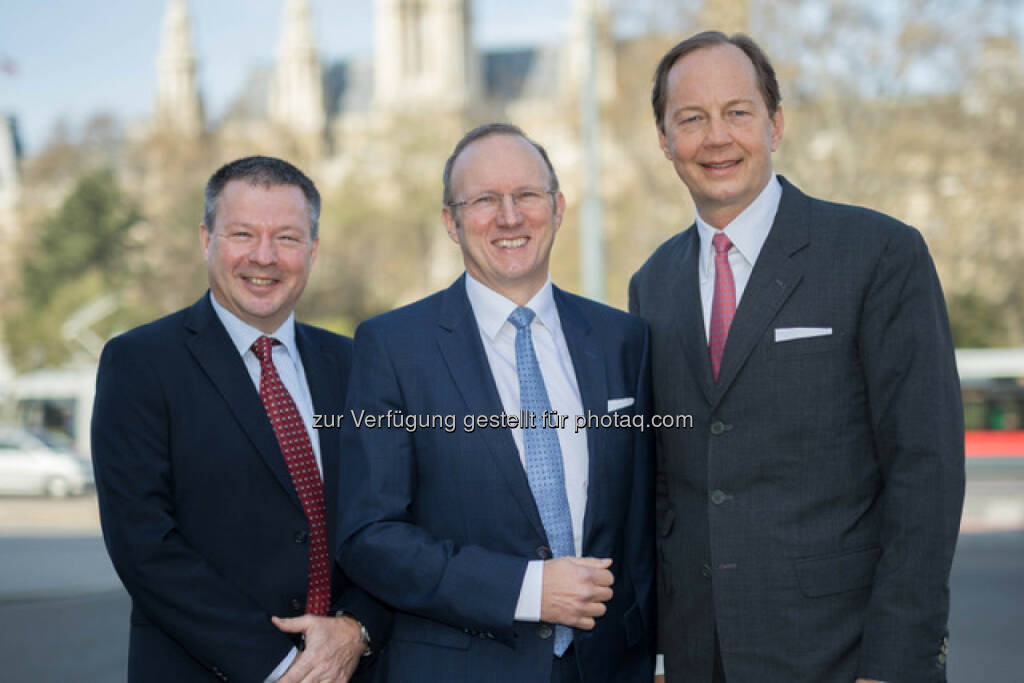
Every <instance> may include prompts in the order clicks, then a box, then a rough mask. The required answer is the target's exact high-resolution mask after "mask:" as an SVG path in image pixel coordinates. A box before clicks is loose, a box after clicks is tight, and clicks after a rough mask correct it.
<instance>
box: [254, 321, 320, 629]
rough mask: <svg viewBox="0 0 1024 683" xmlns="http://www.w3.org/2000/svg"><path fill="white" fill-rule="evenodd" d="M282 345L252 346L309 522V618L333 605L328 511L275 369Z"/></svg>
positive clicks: (266, 403)
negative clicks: (275, 357)
mask: <svg viewBox="0 0 1024 683" xmlns="http://www.w3.org/2000/svg"><path fill="white" fill-rule="evenodd" d="M280 343H281V342H279V341H277V340H276V339H272V338H270V337H267V336H263V337H260V338H259V339H257V340H256V341H255V342H254V343H253V345H252V352H253V353H254V354H256V357H257V358H259V360H260V398H261V399H262V400H263V408H264V409H265V410H266V411H267V417H268V418H270V424H271V425H273V427H274V435H275V436H276V437H277V443H278V445H279V446H280V447H281V453H282V454H283V455H284V461H285V463H286V464H287V465H288V474H289V475H290V476H291V478H292V484H293V485H294V486H295V491H296V493H298V494H299V500H300V501H301V502H302V510H303V511H304V512H305V513H306V518H307V519H308V520H309V589H308V591H307V593H308V594H307V596H306V614H318V615H321V616H322V615H325V614H327V608H328V606H329V604H330V601H331V564H330V557H329V556H328V554H327V523H326V514H325V509H324V486H323V482H322V481H321V480H320V470H319V469H318V468H317V466H316V457H315V456H314V455H313V446H312V444H310V442H309V433H308V432H307V431H306V425H305V423H303V421H302V417H301V416H300V415H299V410H298V408H296V407H295V401H293V400H292V397H291V394H289V393H288V390H287V389H285V387H284V384H283V383H282V382H281V377H280V376H279V375H278V374H277V368H275V367H274V360H273V354H272V352H271V347H272V346H273V345H274V344H280Z"/></svg>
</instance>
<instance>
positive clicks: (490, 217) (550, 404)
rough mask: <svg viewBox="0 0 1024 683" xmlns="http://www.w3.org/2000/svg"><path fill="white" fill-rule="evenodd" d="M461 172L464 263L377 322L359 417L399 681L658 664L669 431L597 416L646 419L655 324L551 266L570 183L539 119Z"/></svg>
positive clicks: (358, 453)
mask: <svg viewBox="0 0 1024 683" xmlns="http://www.w3.org/2000/svg"><path fill="white" fill-rule="evenodd" d="M443 181H444V206H443V209H442V218H443V220H444V223H445V226H446V227H447V230H448V235H449V236H450V237H451V239H452V240H453V241H454V242H455V243H456V244H458V245H459V246H460V247H461V249H462V256H463V260H464V262H465V267H466V273H465V275H463V276H462V277H460V278H459V279H458V280H456V281H455V283H454V284H453V285H452V286H451V287H449V288H448V289H446V290H443V291H441V292H438V293H436V294H434V295H432V296H430V297H427V298H426V299H423V300H422V301H419V302H416V303H414V304H412V305H409V306H406V307H404V308H401V309H398V310H395V311H392V312H390V313H387V314H384V315H381V316H379V317H376V318H373V319H371V320H369V321H367V322H365V323H363V324H362V325H361V326H360V327H359V329H358V330H357V331H356V341H355V354H354V360H353V375H352V379H351V382H350V384H349V387H350V389H349V396H348V401H347V403H346V405H347V408H348V411H350V415H349V416H348V417H347V418H346V419H347V420H349V421H347V422H346V424H345V425H344V427H343V430H342V443H343V450H344V451H345V452H346V454H347V455H348V456H349V457H350V458H351V459H352V465H351V467H352V471H351V475H350V476H349V477H348V478H347V480H346V481H345V482H343V483H342V491H343V494H342V498H343V499H344V500H345V501H346V505H344V506H343V507H342V513H341V515H342V521H341V523H340V526H341V533H340V537H341V538H342V542H341V546H340V559H341V564H342V566H343V567H344V568H345V570H346V572H347V573H348V574H349V576H351V577H352V579H353V580H354V581H356V582H358V583H359V584H360V585H361V586H362V587H364V588H365V589H366V590H367V591H369V592H370V593H371V594H373V595H374V596H375V597H377V598H379V599H380V600H382V601H384V602H386V603H389V604H390V606H392V607H393V608H394V609H395V610H396V614H395V619H394V628H393V632H392V638H391V641H390V645H389V646H388V649H387V650H386V652H385V654H384V657H385V661H384V662H383V664H384V666H385V669H386V671H387V680H389V681H395V682H396V683H397V682H401V683H415V682H417V681H423V682H424V683H428V682H429V683H434V682H435V681H446V682H459V681H465V682H469V681H482V680H487V681H509V682H510V683H513V682H514V683H521V682H523V681H531V682H536V681H549V680H550V681H583V682H584V683H594V682H598V681H608V682H609V683H611V682H615V683H622V682H628V681H650V680H651V678H652V675H653V639H652V633H653V632H652V629H653V624H654V614H653V593H652V581H653V539H652V534H653V530H652V526H653V507H652V496H653V492H652V486H653V471H652V470H653V462H652V445H651V442H650V440H649V438H648V437H649V432H646V431H642V430H640V429H631V428H614V427H612V428H605V429H602V428H600V427H598V426H595V425H596V424H597V422H596V421H597V420H602V419H605V420H611V419H618V420H620V422H621V421H630V420H632V422H630V424H635V423H636V420H635V419H642V418H643V417H644V415H645V411H646V405H647V393H648V360H647V332H646V328H645V326H644V325H643V323H642V322H641V321H640V320H639V319H637V318H634V317H632V316H630V315H628V314H626V313H623V312H621V311H616V310H614V309H611V308H608V307H606V306H603V305H601V304H598V303H595V302H592V301H588V300H586V299H582V298H580V297H577V296H573V295H571V294H568V293H566V292H564V291H562V290H560V289H558V288H557V287H554V286H553V285H552V284H551V280H550V277H549V275H548V262H549V258H550V255H551V248H552V245H553V243H554V239H555V234H556V232H557V230H558V228H559V226H560V224H561V221H562V215H563V212H564V210H565V198H564V197H563V195H562V193H561V192H559V189H558V178H557V176H556V175H555V171H554V169H553V168H552V166H551V163H550V161H549V160H548V157H547V154H546V153H545V151H544V149H543V148H542V147H541V146H540V145H538V144H536V143H535V142H533V141H531V140H529V139H528V138H527V137H526V136H525V135H524V134H523V132H522V131H521V130H519V129H518V128H516V127H515V126H510V125H506V124H489V125H485V126H481V127H479V128H476V129H474V130H473V131H470V132H469V133H467V134H466V135H465V136H464V137H463V139H462V140H461V141H460V142H459V143H458V144H457V145H456V147H455V149H454V151H453V152H452V155H451V157H449V159H448V162H447V164H446V165H445V170H444V175H443ZM531 416H532V417H531ZM588 418H590V419H591V421H590V423H589V424H586V422H587V420H588ZM370 419H373V420H374V423H373V424H372V425H371V423H370ZM531 419H532V424H531ZM580 420H582V421H583V424H581V423H580ZM357 422H358V424H357ZM606 424H607V422H606ZM559 427H561V428H559Z"/></svg>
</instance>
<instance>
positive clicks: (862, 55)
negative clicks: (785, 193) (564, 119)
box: [0, 0, 1024, 154]
mask: <svg viewBox="0 0 1024 683" xmlns="http://www.w3.org/2000/svg"><path fill="white" fill-rule="evenodd" d="M308 1H309V3H310V6H311V8H312V11H313V16H314V28H315V31H316V40H317V44H318V46H319V48H320V53H321V56H322V58H323V59H324V60H325V61H328V62H330V61H335V60H339V59H346V58H350V57H369V56H371V55H372V53H373V6H374V0H308ZM673 1H674V0H630V1H629V2H625V1H622V2H614V3H613V5H614V6H616V7H617V8H618V9H617V11H616V34H617V35H618V34H623V33H630V32H631V29H630V27H629V24H630V22H631V21H633V22H637V21H639V22H641V23H642V22H643V21H645V19H644V18H643V17H645V16H646V15H647V13H648V10H649V9H650V8H652V7H656V6H661V7H665V6H672V2H673ZM572 2H573V0H473V8H474V27H473V31H474V38H475V42H476V43H477V44H478V45H480V46H482V47H485V48H496V47H513V46H525V45H539V44H549V43H557V42H559V41H560V40H562V39H563V38H564V37H565V35H566V32H567V23H568V18H569V11H570V6H571V3H572ZM680 2H682V0H680ZM698 2H699V0H687V2H686V3H683V4H687V5H696V4H697V3H698ZM858 2H862V3H864V4H865V5H866V6H871V7H874V8H875V10H878V8H879V7H880V6H879V5H875V4H873V2H872V0H843V3H847V4H849V5H850V6H856V5H858ZM943 3H946V4H945V5H944V4H943ZM802 4H803V10H804V11H803V12H802V13H801V14H800V15H799V16H798V17H796V18H795V19H794V20H795V21H800V22H803V23H804V24H805V26H807V27H810V28H811V29H812V30H820V31H821V33H822V34H823V35H833V31H832V29H831V28H830V26H829V25H828V24H829V21H830V19H829V16H828V14H827V13H825V12H824V9H823V8H825V7H827V6H829V5H828V4H827V3H825V2H824V0H820V1H819V0H802ZM841 4H842V3H841ZM933 4H935V5H936V7H939V6H942V7H945V8H946V10H948V12H946V15H947V16H946V19H947V21H948V22H949V24H950V25H952V26H954V27H959V26H964V25H970V22H971V16H972V15H971V8H972V7H975V6H988V7H995V6H999V7H1001V8H1002V10H1003V11H1001V12H995V13H992V14H991V16H992V17H996V18H1000V17H1001V18H1003V19H1005V20H1007V22H1008V23H1009V24H1010V25H1011V26H1012V28H1011V30H1014V31H1015V32H1016V34H1017V36H1018V37H1019V38H1020V39H1021V40H1022V41H1024V0H935V3H933ZM165 6H166V3H165V0H40V1H38V2H33V1H31V0H0V114H13V115H14V116H15V117H16V118H17V121H18V128H19V133H20V137H21V141H22V143H23V145H24V147H25V151H26V153H28V154H34V153H36V152H38V151H40V150H41V149H42V147H43V145H44V144H45V142H46V140H47V139H48V138H49V136H50V134H51V132H52V131H53V130H54V127H55V125H56V123H57V122H58V121H61V120H63V121H65V122H66V123H68V124H70V126H71V129H72V131H74V130H75V129H76V128H77V127H78V126H80V125H81V124H82V123H84V122H85V121H86V120H88V118H89V117H90V116H91V115H93V114H95V113H99V112H106V113H113V114H114V115H115V116H116V117H117V119H118V120H120V121H121V122H122V123H124V124H130V123H132V122H135V121H138V120H141V119H145V118H146V117H147V116H148V115H149V113H150V112H151V110H152V106H153V100H154V96H155V92H156V58H157V50H158V47H159V41H160V27H161V20H162V17H163V13H164V9H165ZM283 6H284V0H245V1H243V0H189V7H190V11H191V16H192V29H193V44H194V48H195V51H196V54H197V56H198V58H199V70H198V76H199V86H200V92H201V93H202V96H203V102H204V105H205V108H206V116H207V119H208V120H216V119H217V118H218V117H219V116H220V115H221V114H222V113H223V112H224V110H225V109H226V107H227V105H228V104H229V103H230V102H231V100H233V99H234V97H235V96H236V95H237V94H238V93H239V91H240V89H241V88H242V85H243V84H244V82H245V80H246V77H247V75H248V73H249V71H250V69H252V68H253V67H254V66H257V65H269V64H271V63H272V62H273V58H274V53H275V49H276V47H277V42H278V39H279V34H280V19H281V10H282V8H283ZM913 6H914V5H913V3H911V2H909V0H902V1H901V2H896V3H893V4H891V5H882V6H881V7H890V9H891V11H882V12H880V13H879V12H876V13H878V14H879V16H881V17H882V19H883V28H884V29H886V30H882V31H881V32H875V31H874V30H873V29H867V30H861V31H860V33H856V32H849V31H846V32H843V34H842V36H841V38H840V37H838V36H834V35H833V40H834V42H835V44H836V45H837V46H840V47H839V48H838V49H837V50H835V51H834V52H832V53H830V54H829V58H830V60H832V61H833V62H835V64H833V65H831V66H829V65H826V68H827V69H831V70H832V71H834V72H836V73H843V72H844V71H845V72H852V73H855V74H856V73H858V72H859V71H858V70H860V71H863V72H864V73H867V74H868V75H871V76H874V75H876V72H877V71H878V70H879V68H880V67H879V66H878V64H875V63H873V62H870V60H869V59H868V58H869V57H870V56H871V55H872V54H873V51H874V50H877V49H879V48H881V49H883V50H894V49H898V48H897V47H896V46H897V45H898V42H899V36H898V35H896V33H894V32H895V31H896V29H897V27H898V25H899V23H900V21H901V20H905V19H906V16H903V15H905V14H906V12H908V11H911V10H910V8H911V7H913ZM624 8H625V9H624ZM816 8H817V9H818V10H820V11H817V12H816V11H815V10H816ZM816 22H817V24H821V25H820V26H816ZM975 28H976V27H975ZM996 28H998V27H996ZM954 32H955V31H954ZM772 38H774V36H762V42H764V43H765V44H766V46H767V47H769V48H770V49H771V50H770V51H772V52H773V54H774V55H775V57H776V58H780V57H783V56H784V54H785V44H782V45H779V44H777V42H778V41H777V40H776V41H773V40H772ZM797 49H799V48H797ZM866 59H868V61H865V60H866ZM893 59H895V61H898V55H895V56H894V57H893V58H892V59H890V62H892V63H895V62H893ZM944 60H945V61H944ZM951 60H955V51H953V50H946V52H945V54H942V53H939V54H938V55H937V56H936V58H935V59H934V60H932V61H930V62H928V61H926V62H921V63H919V64H917V65H915V68H914V69H913V70H912V71H911V73H910V78H911V81H910V85H911V86H912V88H914V89H925V90H927V89H933V88H935V87H937V86H938V87H941V85H942V83H943V82H947V83H949V82H950V81H949V79H946V78H945V76H946V74H949V73H953V72H954V71H955V67H956V66H957V64H956V63H955V61H951ZM880 64H883V66H884V64H886V62H880ZM811 66H815V65H811ZM818 68H819V70H820V68H821V66H820V65H818ZM881 70H882V72H884V71H885V69H881ZM11 72H13V73H11ZM947 87H948V86H947ZM953 87H955V85H954V86H953Z"/></svg>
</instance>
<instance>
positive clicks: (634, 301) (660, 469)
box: [629, 275, 668, 524]
mask: <svg viewBox="0 0 1024 683" xmlns="http://www.w3.org/2000/svg"><path fill="white" fill-rule="evenodd" d="M637 277H638V275H633V277H632V278H631V279H630V281H629V312H630V313H632V314H633V315H635V316H638V317H640V318H642V319H644V320H647V316H646V315H645V314H644V311H643V307H642V305H641V303H640V295H639V293H638V290H639V287H638V285H637V281H636V279H637ZM646 340H647V341H646V344H645V345H644V349H645V352H644V356H645V363H647V364H650V363H651V360H650V359H651V347H650V344H651V339H650V333H649V332H648V335H647V337H646ZM647 372H648V375H647V378H648V381H647V383H646V392H645V393H646V395H647V401H648V402H647V410H648V412H650V413H653V412H654V394H653V391H654V384H653V379H652V378H651V375H650V374H649V373H651V372H653V368H648V369H647ZM652 433H653V432H652ZM651 440H652V442H653V441H654V439H653V437H651ZM652 448H654V446H652ZM661 456H662V454H661V451H660V450H659V449H655V455H654V457H655V461H654V462H655V464H656V466H655V468H654V496H653V497H654V505H655V523H656V524H658V523H660V520H663V519H665V514H666V513H665V511H666V510H667V508H668V480H667V479H666V478H665V472H666V468H665V467H664V466H663V464H662V463H661V462H659V461H658V460H657V459H658V458H660V457H661Z"/></svg>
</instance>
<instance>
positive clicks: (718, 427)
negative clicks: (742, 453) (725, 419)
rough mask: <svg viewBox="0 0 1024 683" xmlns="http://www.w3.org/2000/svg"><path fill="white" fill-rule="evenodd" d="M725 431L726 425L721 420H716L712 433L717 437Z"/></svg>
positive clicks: (712, 424) (712, 426)
mask: <svg viewBox="0 0 1024 683" xmlns="http://www.w3.org/2000/svg"><path fill="white" fill-rule="evenodd" d="M724 431H725V425H724V424H723V423H722V421H721V420H715V421H714V422H712V423H711V433H712V434H714V435H715V436H719V435H720V434H721V433H722V432H724Z"/></svg>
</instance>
